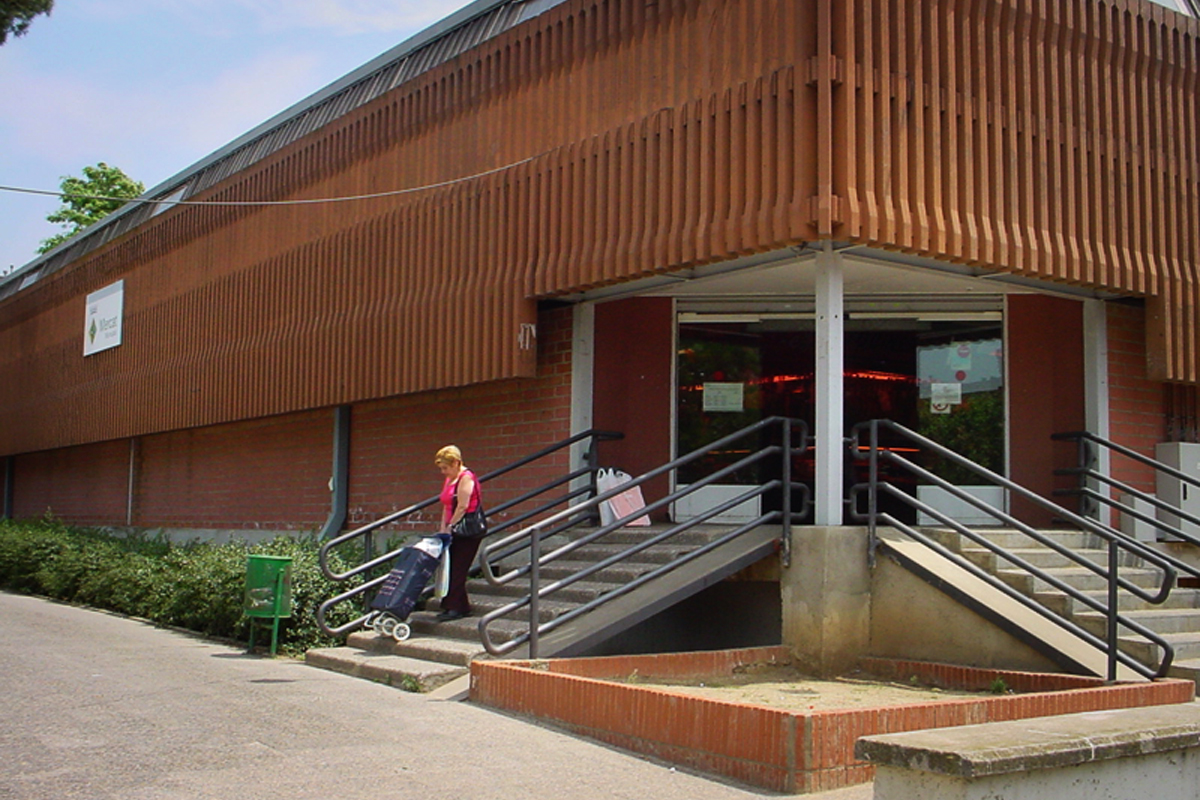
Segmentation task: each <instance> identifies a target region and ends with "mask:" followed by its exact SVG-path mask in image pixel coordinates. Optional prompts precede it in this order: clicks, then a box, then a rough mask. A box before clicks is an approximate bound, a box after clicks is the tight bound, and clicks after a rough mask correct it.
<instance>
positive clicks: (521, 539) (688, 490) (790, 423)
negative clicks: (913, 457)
mask: <svg viewBox="0 0 1200 800" xmlns="http://www.w3.org/2000/svg"><path fill="white" fill-rule="evenodd" d="M775 430H777V431H778V440H779V443H778V444H767V445H765V446H762V447H759V448H758V449H757V450H754V451H752V452H750V453H749V454H747V455H745V456H744V457H742V458H740V459H739V460H738V461H737V462H735V463H733V464H730V465H728V466H726V467H724V468H722V469H720V470H717V471H716V472H713V473H712V474H710V475H708V476H706V477H704V478H702V479H700V480H697V481H695V482H694V483H690V484H688V485H687V486H686V487H683V488H680V489H677V490H676V491H674V492H671V493H670V494H668V495H666V496H665V497H663V498H661V499H658V500H655V501H653V502H650V503H647V504H646V506H645V508H642V509H639V510H637V511H634V512H633V513H631V514H629V515H628V516H625V517H622V518H621V519H617V520H614V521H613V522H611V523H609V524H607V525H601V526H600V527H598V528H596V529H595V530H594V531H591V532H589V533H588V534H586V535H585V536H582V537H580V538H578V539H574V540H572V541H570V542H568V543H566V544H564V545H561V546H559V547H556V548H555V549H553V550H551V551H550V552H548V553H543V552H542V542H543V540H544V539H546V538H548V537H549V536H551V535H553V533H554V532H555V530H557V526H559V525H561V524H562V523H564V522H566V521H568V520H570V519H571V518H573V517H574V516H577V515H585V514H590V513H592V512H593V510H595V509H598V508H599V506H600V504H601V503H603V502H605V501H607V500H609V499H610V498H612V497H615V496H617V495H618V494H620V493H622V492H624V491H627V490H629V489H631V488H633V487H637V486H642V485H644V484H645V483H647V482H648V481H651V480H653V479H655V478H657V477H659V476H662V475H667V474H669V473H677V471H678V469H679V468H680V467H682V466H685V465H688V464H691V463H693V462H695V461H697V460H699V459H701V458H704V457H705V456H706V455H708V454H709V453H711V452H712V451H715V450H722V449H725V448H727V447H729V446H730V445H733V444H735V443H743V442H744V440H745V439H747V438H750V437H752V436H763V437H765V436H768V435H770V433H771V432H772V431H775ZM797 438H798V439H799V442H800V444H799V446H796V445H794V444H793V443H794V442H795V441H796V440H797ZM807 442H808V427H807V425H806V424H805V423H804V422H803V421H802V420H793V419H788V418H784V417H770V418H768V419H764V420H762V421H760V422H758V423H756V424H754V425H750V426H748V427H746V428H743V429H742V430H740V431H737V432H735V433H732V434H730V435H728V436H726V437H723V438H721V439H719V440H717V441H715V442H712V443H711V444H708V445H706V446H704V447H702V448H699V449H697V450H694V451H692V452H691V453H688V454H687V455H684V456H680V457H679V458H676V459H675V460H673V461H670V462H668V463H666V464H664V465H662V466H661V467H657V468H655V469H652V470H650V471H649V472H646V473H644V474H642V475H639V476H637V477H636V478H633V479H632V480H631V481H629V482H627V483H624V484H621V485H620V486H618V487H616V488H614V489H610V490H608V491H606V492H603V493H601V494H598V495H596V496H594V497H592V498H591V499H589V500H587V501H585V502H583V503H580V504H578V505H575V506H570V507H568V508H566V509H563V510H562V511H559V512H557V513H556V514H552V515H550V516H548V517H546V518H545V519H542V520H539V521H537V522H535V523H533V524H532V525H529V526H527V527H525V528H522V529H521V530H519V531H516V532H514V533H511V534H509V535H508V536H505V537H502V538H500V539H497V540H495V541H493V542H487V543H485V544H484V546H483V548H482V550H481V554H482V555H481V559H482V562H483V564H484V576H485V577H486V578H487V580H488V582H489V583H491V584H493V585H496V586H502V585H505V584H509V583H512V582H513V581H515V580H517V579H519V578H528V579H529V591H528V592H527V593H526V594H525V595H524V596H522V597H520V598H518V599H516V600H514V601H512V602H510V603H508V604H507V605H504V606H502V607H500V608H498V609H495V610H493V611H491V612H489V613H488V614H485V615H484V616H483V617H482V618H480V620H479V635H480V638H481V640H482V641H483V645H484V648H485V649H486V650H487V651H488V652H489V653H491V654H492V655H504V654H506V653H510V652H512V651H513V650H515V649H517V648H518V647H520V646H522V645H524V644H528V645H529V657H530V658H537V657H538V649H539V641H540V639H541V637H542V636H544V635H546V634H548V633H551V632H552V631H554V630H556V629H558V628H559V627H561V626H562V625H565V624H566V623H568V622H570V621H572V620H574V619H577V618H578V617H580V616H582V615H584V614H587V613H588V612H590V611H592V610H594V609H596V608H597V607H599V606H601V605H603V604H604V603H608V602H611V601H612V600H614V599H616V598H618V597H621V596H624V595H626V594H628V593H629V592H632V591H633V590H635V589H637V588H639V587H641V586H644V585H646V584H648V583H650V582H652V581H654V580H657V579H658V578H660V577H662V576H664V575H666V574H667V573H669V572H672V571H674V570H676V569H678V568H679V567H681V566H683V565H685V564H688V563H690V562H692V561H694V560H696V559H698V558H700V557H701V556H703V555H705V554H707V553H709V552H711V551H713V550H715V549H717V548H719V547H721V546H722V545H724V544H726V543H728V542H731V541H733V540H734V539H736V538H738V537H739V536H742V535H743V534H745V533H747V532H748V531H751V530H753V529H754V528H756V527H758V526H760V525H765V524H770V523H780V524H781V525H782V528H783V533H782V546H783V548H784V549H783V552H782V557H783V559H784V562H785V564H786V561H787V559H788V557H789V550H788V548H789V547H790V542H791V536H790V533H791V526H792V523H793V522H796V521H798V520H800V519H802V518H803V517H804V516H805V515H806V514H807V513H808V510H809V507H810V506H811V493H810V491H809V489H808V487H807V486H806V485H804V484H802V483H797V482H795V481H793V480H792V459H793V458H794V457H795V456H797V455H800V454H802V453H803V452H804V450H805V449H806V447H807ZM772 458H778V459H780V477H778V478H775V479H771V480H768V481H765V482H763V483H762V484H761V485H757V486H748V487H747V488H746V491H745V492H744V493H742V494H740V495H738V496H736V497H732V498H730V499H728V500H726V501H725V502H723V503H721V504H719V505H717V506H714V507H713V508H710V509H708V510H707V511H705V512H703V513H701V514H699V515H698V516H696V517H694V518H692V519H689V520H687V521H685V522H680V523H676V524H674V525H672V526H671V527H670V528H668V529H667V530H665V531H662V532H661V533H657V534H655V535H652V536H650V537H649V538H647V539H645V540H644V541H642V542H639V543H637V544H634V545H630V546H629V547H627V548H625V549H624V550H622V551H620V552H618V553H616V554H614V555H612V556H610V557H608V558H605V559H603V560H601V561H597V562H595V563H593V564H589V565H588V566H586V567H583V568H581V569H579V570H578V571H576V572H574V573H572V574H571V575H568V576H567V577H564V578H560V579H558V580H554V581H552V582H550V583H546V584H543V583H542V579H541V569H542V567H544V566H546V565H548V564H551V563H553V562H555V561H558V560H560V559H562V558H563V557H564V556H566V555H568V554H570V553H572V552H574V551H575V550H578V549H579V548H581V547H584V546H587V545H590V544H594V543H596V542H599V541H601V540H603V539H604V537H606V536H608V535H609V534H610V533H612V532H613V531H616V530H619V529H620V528H621V527H623V526H624V525H627V524H628V523H630V522H632V521H633V520H635V519H637V518H639V517H641V516H643V515H645V514H648V513H651V512H654V511H656V510H658V509H661V508H664V507H667V506H668V505H670V504H671V503H674V502H676V501H678V500H680V499H681V498H684V497H687V496H688V495H690V494H693V493H695V492H697V491H700V490H701V489H703V488H704V487H706V486H709V485H711V484H714V483H717V482H719V481H720V480H721V479H722V478H725V477H726V476H728V475H731V474H733V473H734V472H736V471H738V470H740V469H744V468H745V467H748V466H750V465H752V464H757V463H759V462H763V463H770V459H772ZM775 490H781V495H782V508H781V509H780V510H778V511H769V512H766V513H764V514H761V515H760V516H759V517H757V518H756V519H754V520H751V521H749V522H746V523H745V524H743V525H740V526H738V527H736V528H734V529H733V530H730V531H728V532H727V533H725V534H724V535H723V536H721V537H719V538H717V539H715V540H714V541H712V542H710V543H708V544H706V545H704V546H702V547H700V548H697V549H695V550H692V551H690V552H688V553H686V554H685V555H683V556H681V557H679V558H677V559H675V560H674V561H672V562H670V563H668V564H665V565H663V566H661V567H658V568H656V569H654V570H651V571H649V572H647V573H645V574H643V575H640V576H639V577H637V578H636V579H634V580H633V581H630V582H628V583H626V584H624V585H622V586H620V587H618V588H616V589H614V590H612V591H610V592H607V593H605V594H603V595H601V596H600V597H597V598H596V599H594V600H591V601H590V602H587V603H584V604H582V605H580V606H577V607H575V608H573V609H572V610H571V611H569V612H567V613H564V614H562V615H559V616H556V617H554V618H553V619H551V620H547V621H545V622H543V621H542V620H541V618H540V613H539V604H540V602H541V601H542V600H545V599H547V598H550V597H552V596H553V595H554V594H555V593H556V592H559V591H562V590H564V589H567V588H568V587H570V586H572V585H574V584H576V583H578V582H579V581H582V580H585V579H586V578H588V577H589V576H592V575H595V574H596V573H598V572H600V571H601V570H603V569H607V568H609V567H612V566H614V565H616V564H620V563H621V562H623V561H626V560H628V559H630V558H632V557H633V556H636V555H637V554H638V553H641V552H643V551H645V550H647V549H649V548H651V547H654V546H655V545H658V544H661V543H663V542H667V541H669V540H671V539H672V538H674V537H676V536H678V535H679V534H681V533H683V532H684V531H687V530H689V529H691V528H693V527H695V526H697V525H700V524H703V523H705V522H707V521H708V520H711V519H712V518H714V517H716V516H719V515H720V514H722V513H724V512H726V511H728V510H730V509H731V508H734V507H735V506H738V505H740V504H742V503H745V502H746V501H748V500H752V499H754V498H756V497H762V496H763V495H764V494H766V493H768V492H772V491H775ZM793 492H799V493H800V496H801V498H802V499H801V501H800V503H799V504H798V505H799V508H798V509H797V508H793ZM512 548H520V549H525V548H528V549H529V551H530V555H529V560H528V563H524V564H522V565H521V566H518V567H516V568H514V569H511V570H509V571H507V572H504V573H502V574H499V575H497V574H496V572H495V567H494V563H495V562H497V561H499V558H498V557H495V556H496V555H497V554H498V553H499V552H508V551H510V550H511V549H512ZM523 609H527V621H528V629H527V630H526V631H524V632H522V633H518V634H517V635H515V636H513V637H511V638H509V639H508V640H507V641H504V642H501V643H497V642H495V641H493V640H492V637H491V635H490V633H489V631H488V628H489V626H490V625H491V624H492V623H493V622H495V621H496V620H498V619H501V618H505V617H511V616H513V615H514V614H516V613H518V612H520V611H522V610H523ZM522 616H525V615H522Z"/></svg>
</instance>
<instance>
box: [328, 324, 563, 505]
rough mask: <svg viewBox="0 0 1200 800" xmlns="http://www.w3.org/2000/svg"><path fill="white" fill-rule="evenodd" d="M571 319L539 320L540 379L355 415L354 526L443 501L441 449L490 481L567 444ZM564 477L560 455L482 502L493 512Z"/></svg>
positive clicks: (413, 399) (393, 402) (424, 397)
mask: <svg viewBox="0 0 1200 800" xmlns="http://www.w3.org/2000/svg"><path fill="white" fill-rule="evenodd" d="M571 320H572V312H571V309H570V308H559V309H554V310H550V311H543V312H541V313H540V315H539V319H538V370H537V377H536V378H534V379H531V380H514V381H498V382H495V383H487V384H478V385H475V386H468V387H464V388H461V389H456V390H447V391H439V392H425V393H421V394H414V395H407V396H404V397H396V398H392V399H389V400H382V401H378V402H373V403H363V404H361V405H357V406H355V407H354V412H353V419H352V422H351V442H352V444H351V450H350V452H351V464H350V521H349V523H348V524H350V525H352V526H353V525H359V524H362V523H365V522H369V521H371V520H374V519H378V518H379V517H380V516H383V515H384V514H387V513H388V512H391V511H395V510H397V509H400V508H404V507H406V506H408V505H411V504H413V503H416V502H418V501H420V500H424V499H426V498H428V497H432V496H433V495H435V494H437V493H438V492H439V491H440V490H441V487H442V480H441V477H440V475H439V474H438V471H437V469H436V468H435V467H434V465H433V456H434V453H436V452H437V450H438V449H439V448H440V447H442V446H443V445H447V444H455V445H458V447H459V448H460V449H461V450H462V452H463V459H464V461H465V463H466V464H467V466H468V467H470V468H471V469H473V470H475V472H476V473H477V474H479V475H483V474H485V473H487V472H489V471H491V470H494V469H497V468H499V467H502V466H504V465H506V464H509V463H511V462H513V461H516V460H517V459H519V458H521V457H523V456H526V455H530V454H532V453H534V452H536V451H537V450H540V449H542V448H543V447H546V446H548V445H552V444H554V443H556V442H558V441H561V440H562V439H565V438H567V437H568V436H570V425H571V419H570V417H571ZM567 470H568V467H567V454H566V452H565V451H560V452H559V453H558V454H556V455H554V456H551V457H548V458H544V459H542V460H540V461H538V462H536V463H535V464H533V465H530V466H528V467H525V468H522V469H521V470H518V471H517V472H515V473H513V474H512V475H511V476H507V475H506V476H502V477H500V478H497V479H495V480H494V481H491V482H489V483H488V485H487V487H486V490H485V493H484V503H485V505H486V506H487V507H489V508H493V507H494V506H495V505H497V504H498V503H500V502H502V501H504V500H507V499H509V498H512V497H514V496H516V495H518V494H522V493H523V492H525V491H526V490H529V489H533V488H536V487H537V486H539V485H541V484H543V483H545V482H547V481H549V480H550V479H552V478H554V477H558V476H561V475H563V474H564V473H565V472H567ZM560 491H562V490H560ZM439 515H440V506H437V505H435V506H432V507H430V508H429V509H428V510H427V511H424V512H422V513H421V516H420V517H414V518H413V519H412V520H411V522H412V523H413V524H415V525H417V526H419V527H424V526H433V525H436V524H437V523H438V520H439V519H440V516H439Z"/></svg>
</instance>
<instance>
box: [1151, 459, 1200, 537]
mask: <svg viewBox="0 0 1200 800" xmlns="http://www.w3.org/2000/svg"><path fill="white" fill-rule="evenodd" d="M1154 457H1155V459H1157V460H1158V461H1161V462H1162V463H1163V464H1166V465H1167V466H1168V467H1173V468H1174V469H1176V470H1178V471H1180V472H1182V473H1183V474H1184V475H1188V476H1190V477H1193V478H1196V479H1198V480H1200V444H1196V443H1194V442H1161V443H1159V444H1157V445H1155V446H1154ZM1155 484H1156V488H1157V490H1158V499H1159V500H1162V501H1163V502H1164V503H1167V504H1169V505H1171V506H1174V507H1175V508H1178V509H1179V510H1180V511H1185V512H1187V513H1188V514H1191V515H1192V516H1195V517H1200V488H1197V487H1195V486H1192V485H1191V484H1189V483H1187V482H1186V481H1182V480H1180V479H1179V478H1177V477H1175V476H1174V475H1167V474H1166V473H1163V472H1159V473H1158V477H1157V479H1156V481H1155ZM1158 518H1159V520H1161V521H1162V522H1164V523H1165V524H1167V525H1171V526H1172V527H1177V528H1179V529H1180V530H1182V531H1183V532H1184V533H1186V534H1188V535H1190V536H1197V537H1200V525H1196V524H1195V523H1192V522H1184V521H1182V520H1181V519H1180V518H1179V517H1178V516H1176V515H1175V514H1172V513H1171V512H1169V511H1163V510H1162V509H1159V510H1158ZM1159 538H1161V539H1167V540H1170V539H1172V538H1174V537H1170V536H1165V535H1163V534H1162V533H1161V532H1160V533H1159Z"/></svg>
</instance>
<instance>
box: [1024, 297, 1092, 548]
mask: <svg viewBox="0 0 1200 800" xmlns="http://www.w3.org/2000/svg"><path fill="white" fill-rule="evenodd" d="M1007 314H1008V347H1007V357H1008V359H1009V362H1008V364H1009V366H1008V381H1009V386H1008V396H1009V401H1010V406H1009V436H1010V442H1009V453H1010V457H1011V463H1010V465H1009V476H1010V477H1011V478H1012V479H1013V480H1014V481H1016V482H1017V483H1019V484H1021V485H1022V486H1025V487H1026V488H1028V489H1031V490H1033V491H1034V492H1036V493H1037V494H1039V495H1041V496H1042V497H1045V498H1048V499H1051V500H1056V498H1055V497H1054V489H1055V488H1067V487H1070V486H1073V485H1074V479H1073V478H1064V477H1056V476H1055V474H1054V471H1055V469H1059V468H1067V467H1073V466H1075V450H1074V449H1073V448H1072V447H1069V446H1067V445H1063V444H1056V443H1055V442H1054V441H1053V440H1052V439H1051V438H1050V437H1051V436H1052V435H1053V434H1055V433H1060V432H1064V431H1078V430H1082V429H1083V427H1084V422H1085V415H1084V399H1083V306H1082V304H1081V303H1079V302H1078V301H1075V300H1064V299H1061V298H1056V297H1044V296H1038V295H1012V296H1010V297H1009V298H1008V312H1007ZM1012 512H1013V515H1014V516H1016V517H1017V518H1018V519H1021V520H1024V521H1026V522H1029V523H1031V524H1034V525H1048V524H1050V522H1051V520H1052V519H1053V515H1052V514H1051V513H1050V512H1048V511H1046V510H1044V509H1042V508H1040V507H1035V506H1034V505H1033V504H1032V503H1028V502H1025V501H1023V500H1021V499H1020V498H1014V499H1013V502H1012Z"/></svg>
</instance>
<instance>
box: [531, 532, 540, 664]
mask: <svg viewBox="0 0 1200 800" xmlns="http://www.w3.org/2000/svg"><path fill="white" fill-rule="evenodd" d="M541 561H542V532H541V531H540V530H534V531H533V535H532V536H530V537H529V658H530V659H536V658H537V657H538V639H539V631H538V628H539V627H541V618H540V615H539V611H538V600H539V599H540V598H539V595H540V594H541V589H542V564H541Z"/></svg>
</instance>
